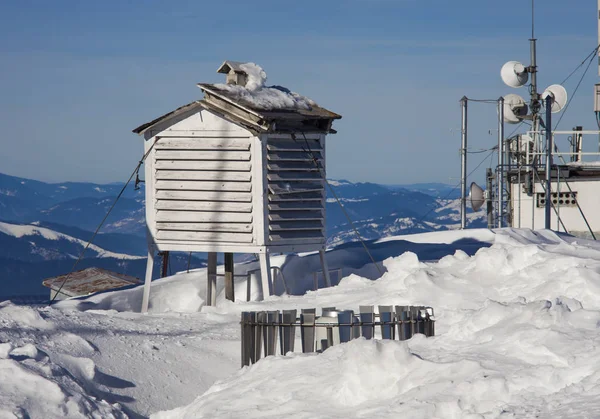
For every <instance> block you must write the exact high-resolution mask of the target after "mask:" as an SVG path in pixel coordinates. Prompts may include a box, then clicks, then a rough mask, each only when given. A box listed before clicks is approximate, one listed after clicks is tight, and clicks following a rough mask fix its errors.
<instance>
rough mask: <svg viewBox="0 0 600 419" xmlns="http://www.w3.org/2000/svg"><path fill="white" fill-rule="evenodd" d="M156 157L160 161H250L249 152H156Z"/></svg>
mask: <svg viewBox="0 0 600 419" xmlns="http://www.w3.org/2000/svg"><path fill="white" fill-rule="evenodd" d="M155 156H156V158H157V159H159V160H167V159H171V160H227V161H249V160H250V152H249V151H229V150H226V151H212V150H210V151H209V150H204V151H198V150H156V153H155Z"/></svg>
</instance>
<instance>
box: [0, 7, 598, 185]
mask: <svg viewBox="0 0 600 419" xmlns="http://www.w3.org/2000/svg"><path fill="white" fill-rule="evenodd" d="M537 3H538V6H537V10H536V37H537V38H538V39H539V45H538V53H539V58H538V64H539V71H540V72H539V84H540V89H543V87H544V86H547V85H549V84H553V83H560V82H561V81H562V80H563V79H564V78H565V77H566V76H567V75H568V74H569V73H570V72H571V71H572V70H573V69H574V68H575V67H576V66H577V65H578V64H579V63H580V62H581V60H583V58H584V57H585V56H586V55H587V54H588V53H589V52H590V51H591V50H592V49H593V48H594V47H595V45H596V42H597V21H596V15H597V11H596V6H597V4H596V2H595V1H592V0H587V1H582V0H577V1H573V2H568V3H570V4H567V2H564V1H559V0H546V1H544V2H540V1H538V2H537ZM530 22H531V12H530V5H528V4H526V2H523V1H514V0H505V1H503V2H492V1H481V0H478V1H475V0H465V1H460V0H456V1H447V0H395V1H394V0H371V1H369V0H339V1H328V0H321V1H303V2H288V1H281V0H279V1H253V2H247V1H227V2H209V1H197V0H196V1H172V2H168V1H143V2H142V1H125V0H122V1H109V0H107V1H102V2H92V1H61V0H55V1H52V2H50V1H25V0H23V1H3V2H0V122H1V123H2V128H3V129H2V133H3V136H2V139H1V140H0V141H1V142H2V145H3V147H2V152H1V153H0V172H2V173H8V174H11V175H15V176H23V177H30V178H34V179H39V180H44V181H50V182H60V181H94V182H113V181H124V180H126V179H127V177H128V176H129V174H130V172H131V170H132V169H133V167H134V166H135V164H136V163H137V161H138V160H139V158H140V156H141V154H142V141H141V139H140V138H138V137H137V136H136V135H134V134H132V133H131V130H132V129H133V128H135V127H136V126H138V125H139V124H141V123H143V122H146V121H148V120H151V119H153V118H155V117H156V116H159V115H161V114H163V113H165V112H168V111H170V110H172V109H173V108H176V107H178V106H180V105H182V104H184V103H187V102H189V101H191V100H194V99H198V98H200V97H201V93H200V90H199V89H198V88H197V87H196V86H195V84H196V83H197V82H221V81H222V80H221V79H222V76H221V75H218V74H216V73H215V70H216V69H217V67H218V66H219V65H220V63H221V62H222V61H223V60H225V59H232V60H237V61H253V62H256V63H258V64H259V65H261V66H262V67H263V68H264V69H265V70H266V72H267V74H268V76H269V79H268V83H272V84H279V85H284V86H286V87H289V88H290V89H292V90H294V91H297V92H299V93H302V94H304V95H306V96H309V97H311V98H312V99H314V100H315V101H316V102H318V103H319V104H321V105H322V106H325V107H327V108H329V109H331V110H333V111H335V112H337V113H340V114H341V115H343V119H342V120H341V121H338V122H337V123H336V125H335V128H336V129H338V131H339V133H338V134H337V135H333V136H331V137H330V140H329V143H328V173H329V177H332V178H338V179H339V178H345V179H349V180H352V181H372V182H379V183H394V184H398V183H413V182H434V181H439V182H444V183H456V182H458V176H459V173H460V167H459V155H458V148H459V146H460V131H459V130H460V107H459V103H458V102H459V100H460V98H461V97H462V96H463V95H466V96H468V97H472V98H486V99H487V98H493V99H496V98H498V97H499V96H501V95H504V94H507V93H518V94H521V95H523V96H524V95H526V94H527V92H526V90H525V89H521V90H520V91H517V90H513V89H510V88H508V87H506V86H504V84H503V83H502V82H501V80H500V77H499V71H500V67H501V66H502V64H503V63H504V62H506V61H508V60H511V59H515V60H520V61H522V62H524V63H526V64H527V63H528V57H529V45H528V41H527V39H528V38H529V37H530V32H531V28H530ZM582 72H583V71H582V70H580V72H578V73H577V74H576V75H575V76H573V77H572V78H571V79H570V80H569V81H568V82H567V83H566V85H565V87H566V88H567V90H568V91H569V93H572V92H573V90H574V88H575V85H576V84H577V82H578V81H579V78H580V76H581V74H582ZM597 74H598V71H597V66H596V63H594V64H592V67H591V69H590V71H589V72H588V74H587V77H586V78H585V80H584V82H583V83H582V85H581V87H580V90H579V91H578V92H577V96H576V98H575V100H574V101H573V103H572V105H571V106H570V109H569V111H568V112H567V114H566V115H565V117H564V119H563V121H562V122H561V128H565V129H566V128H570V127H571V126H573V125H584V127H586V128H589V129H592V128H594V125H595V122H594V116H593V113H592V85H593V84H594V83H596V82H598V81H599V80H598V75H597ZM469 116H470V143H471V146H472V149H473V150H474V151H475V150H479V149H485V148H490V147H492V146H493V145H494V144H495V142H496V137H495V133H494V132H493V131H490V130H494V129H496V122H495V118H496V114H495V108H494V107H493V106H490V105H473V106H472V107H471V108H470V115H469ZM507 130H508V131H512V127H510V126H508V127H507ZM589 146H590V147H592V146H593V147H597V144H596V143H594V144H590V145H589ZM485 154H486V153H482V154H474V155H473V157H472V158H471V160H470V165H471V167H474V166H475V165H476V164H478V163H479V161H480V159H481V158H482V157H484V156H485ZM485 166H486V164H484V165H483V166H482V168H481V170H480V171H478V172H476V174H475V175H474V179H473V180H480V179H479V178H477V177H478V176H479V177H480V175H481V173H483V167H485Z"/></svg>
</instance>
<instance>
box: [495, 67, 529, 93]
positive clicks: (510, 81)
mask: <svg viewBox="0 0 600 419" xmlns="http://www.w3.org/2000/svg"><path fill="white" fill-rule="evenodd" d="M500 77H502V81H503V82H504V83H505V84H506V85H508V86H510V87H514V88H517V87H521V86H524V85H525V83H527V80H529V74H527V70H526V69H525V66H524V65H523V64H521V63H520V62H518V61H509V62H507V63H506V64H504V65H503V66H502V69H501V70H500Z"/></svg>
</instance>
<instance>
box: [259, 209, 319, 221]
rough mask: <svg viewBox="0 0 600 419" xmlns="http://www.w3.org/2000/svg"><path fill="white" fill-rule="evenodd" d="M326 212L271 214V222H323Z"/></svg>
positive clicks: (282, 212)
mask: <svg viewBox="0 0 600 419" xmlns="http://www.w3.org/2000/svg"><path fill="white" fill-rule="evenodd" d="M324 218H325V217H324V211H323V210H321V209H319V210H317V211H315V210H312V211H278V212H271V213H269V221H298V220H308V221H314V220H319V221H321V220H323V219H324Z"/></svg>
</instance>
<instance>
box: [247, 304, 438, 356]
mask: <svg viewBox="0 0 600 419" xmlns="http://www.w3.org/2000/svg"><path fill="white" fill-rule="evenodd" d="M296 316H297V310H282V311H281V312H280V311H277V310H274V311H259V312H242V319H241V327H242V367H243V366H246V365H250V364H251V363H255V362H257V361H258V360H259V359H260V358H261V356H262V355H263V354H264V356H269V355H275V352H276V348H277V335H279V351H280V354H281V355H285V354H287V353H288V352H294V346H295V345H294V343H295V340H296V327H299V328H300V338H301V346H302V352H303V353H309V352H322V351H324V350H325V349H327V348H329V347H330V346H333V345H335V344H338V343H344V342H348V341H350V340H352V339H356V338H359V337H361V336H362V337H364V338H365V339H373V338H380V339H391V340H394V339H398V340H407V339H410V338H411V337H412V336H413V335H415V334H417V333H420V334H423V335H425V336H427V337H429V336H434V335H435V318H434V314H433V308H431V307H426V306H378V311H377V313H376V312H375V307H374V306H360V308H359V312H358V313H357V314H355V313H354V310H336V309H335V307H324V308H323V309H322V310H321V316H317V315H316V309H314V308H309V309H302V310H301V314H300V317H299V318H297V317H296ZM278 329H279V330H278Z"/></svg>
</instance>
